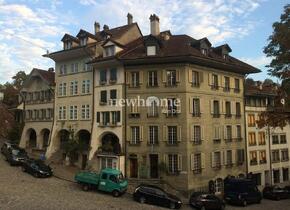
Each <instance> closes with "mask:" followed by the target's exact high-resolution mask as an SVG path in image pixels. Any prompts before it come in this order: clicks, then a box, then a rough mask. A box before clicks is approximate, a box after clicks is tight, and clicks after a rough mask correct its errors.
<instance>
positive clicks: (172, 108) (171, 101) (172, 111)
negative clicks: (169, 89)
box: [167, 98, 177, 116]
mask: <svg viewBox="0 0 290 210" xmlns="http://www.w3.org/2000/svg"><path fill="white" fill-rule="evenodd" d="M167 115H169V116H176V115H177V101H176V98H168V99H167Z"/></svg>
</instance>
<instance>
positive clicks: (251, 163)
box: [250, 159, 258, 166]
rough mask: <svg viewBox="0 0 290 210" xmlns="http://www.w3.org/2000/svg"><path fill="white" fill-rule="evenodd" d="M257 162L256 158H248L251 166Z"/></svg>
mask: <svg viewBox="0 0 290 210" xmlns="http://www.w3.org/2000/svg"><path fill="white" fill-rule="evenodd" d="M257 164H258V161H257V160H256V159H254V160H250V165H251V166H253V165H257Z"/></svg>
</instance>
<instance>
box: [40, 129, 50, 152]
mask: <svg viewBox="0 0 290 210" xmlns="http://www.w3.org/2000/svg"><path fill="white" fill-rule="evenodd" d="M40 134H41V136H42V148H43V149H46V148H47V147H48V145H49V134H50V131H49V129H47V128H45V129H43V130H42V131H41V132H40Z"/></svg>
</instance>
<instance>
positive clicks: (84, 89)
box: [82, 80, 91, 94]
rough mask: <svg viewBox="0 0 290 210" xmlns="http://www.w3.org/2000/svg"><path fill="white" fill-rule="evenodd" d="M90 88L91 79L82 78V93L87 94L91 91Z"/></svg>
mask: <svg viewBox="0 0 290 210" xmlns="http://www.w3.org/2000/svg"><path fill="white" fill-rule="evenodd" d="M90 89H91V80H83V84H82V93H83V94H88V93H90V92H91V91H90Z"/></svg>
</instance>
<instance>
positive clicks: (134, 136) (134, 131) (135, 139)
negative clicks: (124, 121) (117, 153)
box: [131, 126, 140, 144]
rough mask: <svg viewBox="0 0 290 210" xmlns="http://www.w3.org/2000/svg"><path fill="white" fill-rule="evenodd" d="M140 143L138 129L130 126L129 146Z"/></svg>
mask: <svg viewBox="0 0 290 210" xmlns="http://www.w3.org/2000/svg"><path fill="white" fill-rule="evenodd" d="M139 143H140V127H139V126H132V127H131V144H139Z"/></svg>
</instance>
